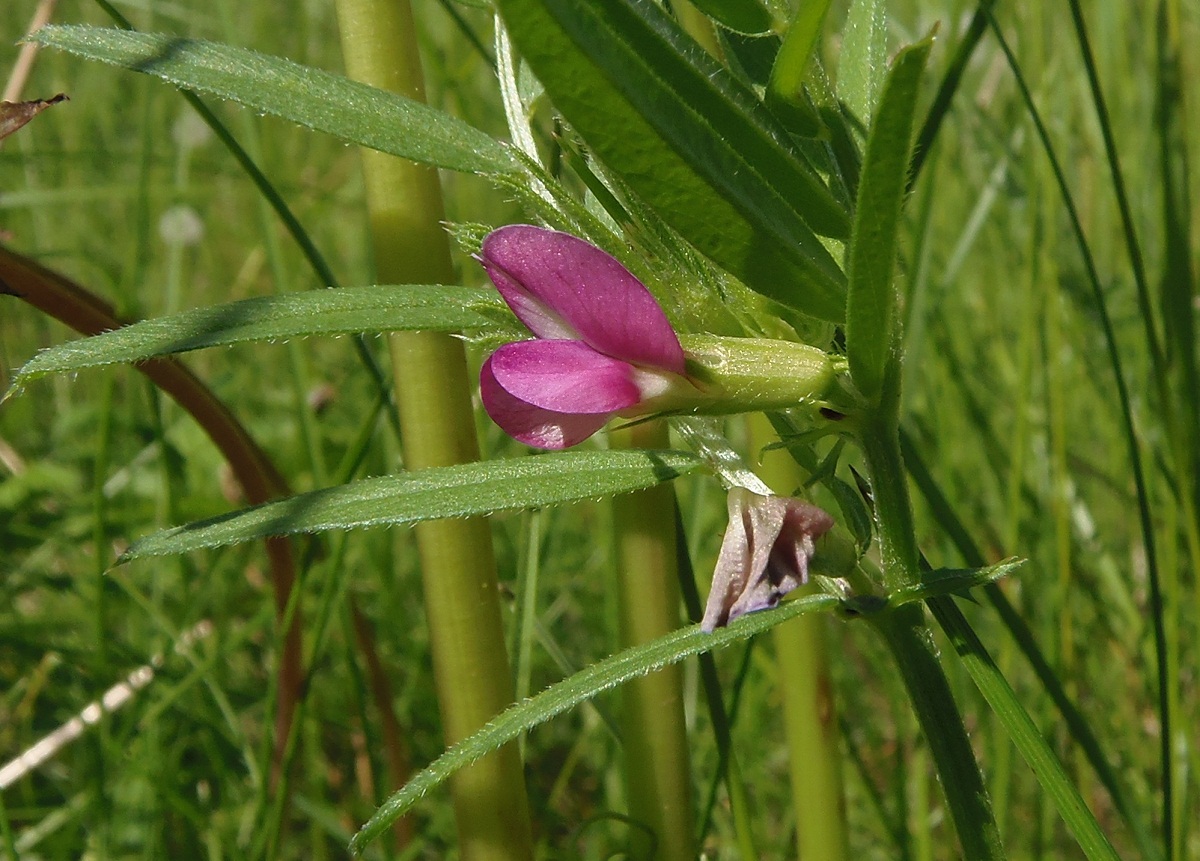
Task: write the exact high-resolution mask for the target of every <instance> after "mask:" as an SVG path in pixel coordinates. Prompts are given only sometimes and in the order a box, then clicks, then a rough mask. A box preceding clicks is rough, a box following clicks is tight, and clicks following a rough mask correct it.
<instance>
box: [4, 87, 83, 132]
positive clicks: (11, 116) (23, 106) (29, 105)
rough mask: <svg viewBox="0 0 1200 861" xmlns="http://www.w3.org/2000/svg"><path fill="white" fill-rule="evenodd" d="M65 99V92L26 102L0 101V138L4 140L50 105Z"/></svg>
mask: <svg viewBox="0 0 1200 861" xmlns="http://www.w3.org/2000/svg"><path fill="white" fill-rule="evenodd" d="M65 101H67V96H66V94H65V93H59V94H58V95H57V96H54V97H52V98H49V99H33V100H32V101H28V102H0V140H4V139H5V138H6V137H8V136H9V135H11V134H12V133H13V132H15V131H16V130H17V129H19V128H20V127H21V126H23V125H25V123H27V122H29V121H30V120H31V119H33V118H34V117H36V116H37V115H38V114H40V113H41V112H42V111H44V110H46V108H48V107H50V106H51V105H57V104H58V103H59V102H65Z"/></svg>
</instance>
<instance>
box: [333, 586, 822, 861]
mask: <svg viewBox="0 0 1200 861" xmlns="http://www.w3.org/2000/svg"><path fill="white" fill-rule="evenodd" d="M838 604H839V601H838V599H837V598H836V597H834V596H833V595H808V596H805V597H803V598H800V599H798V600H795V601H791V602H789V603H787V604H784V605H783V606H782V607H779V608H777V609H775V610H771V611H769V612H766V613H756V614H751V615H749V616H743V617H742V618H741V619H738V620H737V621H736V622H734V623H733V624H731V625H730V626H729V627H727V628H718V629H717V630H716V631H714V632H713V633H711V634H706V633H704V632H703V631H701V630H700V628H699V627H698V626H696V625H692V626H690V627H687V628H682V629H680V630H678V631H675V632H673V633H670V634H668V635H667V636H665V637H660V638H659V639H657V640H654V641H653V642H650V643H646V644H644V645H641V646H636V647H634V648H632V649H627V650H625V651H624V652H620V653H618V654H616V655H611V656H610V657H608V658H605V659H604V660H602V661H599V662H597V663H595V664H592V665H591V666H589V667H587V668H585V669H583V670H580V671H579V672H578V673H576V674H575V675H573V676H571V677H570V678H568V679H565V680H563V681H561V682H559V683H558V684H556V685H553V686H552V687H550V688H547V689H546V690H544V691H542V693H540V694H538V695H537V696H536V697H532V698H530V699H527V700H525V701H524V702H521V703H518V704H517V705H514V706H512V707H511V708H509V709H508V710H506V711H505V712H504V713H503V714H501V715H499V716H498V717H496V718H495V719H494V720H492V721H490V722H489V723H488V724H487V725H486V726H484V727H483V728H482V729H480V730H479V731H478V732H476V733H474V734H473V735H471V736H470V737H468V738H466V739H464V740H463V741H461V742H459V743H458V744H456V745H455V746H454V747H452V748H450V749H449V750H447V751H446V752H445V753H444V754H442V755H441V756H440V757H438V759H437V760H435V761H434V762H433V764H432V765H430V766H429V767H428V768H426V769H425V770H424V771H422V772H421V773H420V774H418V775H416V776H415V777H414V778H413V779H412V780H410V781H409V782H408V783H407V784H406V785H405V786H404V788H403V789H401V790H400V791H399V792H397V793H396V794H395V795H393V796H392V797H391V798H389V799H388V800H387V801H385V802H384V803H383V805H382V806H380V808H379V809H378V810H377V811H376V812H375V815H374V816H372V817H371V820H370V821H369V822H368V823H367V824H366V825H364V826H363V828H362V830H361V831H359V832H358V834H356V835H355V836H354V840H353V841H351V844H350V851H351V852H352V853H354V854H355V855H359V854H361V853H362V851H363V850H364V849H365V848H366V846H367V844H368V843H370V842H371V841H372V840H373V839H375V838H376V837H378V836H379V835H380V834H381V833H382V832H383V831H385V830H386V829H387V828H388V827H389V826H390V825H391V823H393V822H394V821H396V819H398V818H399V817H401V816H403V815H404V813H405V811H407V810H408V809H409V808H410V807H412V805H413V804H415V803H416V802H417V801H418V800H419V799H420V798H421V797H422V796H423V795H425V794H426V793H427V792H429V791H430V790H431V789H434V788H435V787H437V786H438V785H440V784H441V783H443V782H445V781H446V779H447V778H449V777H451V776H452V775H453V774H454V773H455V772H456V771H458V770H459V769H460V768H463V767H465V766H467V765H470V764H471V763H472V762H475V761H476V760H478V759H479V758H481V757H483V756H485V755H487V754H488V753H489V752H491V751H493V750H495V749H496V748H498V747H500V745H502V744H505V743H506V742H509V741H512V740H513V739H514V738H517V737H518V736H519V735H521V733H523V732H526V731H527V730H529V729H531V728H533V727H535V726H537V725H538V724H541V723H545V722H546V721H548V720H550V718H552V717H554V716H556V715H559V714H562V713H563V712H565V711H567V710H568V709H570V708H573V707H574V706H577V705H579V704H580V703H582V702H584V701H585V700H589V699H591V698H592V697H594V696H596V694H598V693H600V692H601V691H605V690H608V689H609V688H613V687H616V686H617V685H620V684H623V683H625V682H627V681H629V680H630V679H635V678H638V677H639V676H644V675H647V674H648V673H652V672H654V671H655V670H658V669H662V668H663V667H665V666H668V665H670V664H674V663H678V662H679V661H681V660H683V659H684V658H687V657H690V656H691V655H698V654H700V653H701V652H707V651H711V650H713V649H719V648H721V647H722V646H725V645H728V644H729V643H733V642H737V641H738V640H745V639H748V638H750V637H753V636H754V635H756V634H761V633H762V632H763V631H766V630H768V629H770V628H772V627H774V626H775V625H778V624H780V623H781V622H785V621H787V620H788V619H792V618H794V617H796V616H799V615H801V614H803V613H815V612H820V611H828V610H832V609H834V608H836V607H837V606H838Z"/></svg>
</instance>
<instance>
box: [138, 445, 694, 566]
mask: <svg viewBox="0 0 1200 861" xmlns="http://www.w3.org/2000/svg"><path fill="white" fill-rule="evenodd" d="M702 465H703V461H702V460H701V459H700V458H699V457H697V456H696V455H694V454H690V453H688V452H680V451H650V450H645V451H586V452H578V451H571V452H560V453H556V454H546V455H538V456H531V457H518V458H511V459H508V460H494V461H485V462H482V463H467V464H459V465H456V466H445V467H437V468H434V469H425V470H420V471H418V472H405V473H400V474H398V475H387V476H382V477H380V478H368V479H364V480H362V481H355V482H351V483H350V484H343V485H341V486H339V487H331V488H327V489H324V490H315V491H312V492H311V493H302V494H299V495H297V496H292V497H288V498H287V499H280V500H276V501H273V502H267V503H264V504H263V505H256V506H254V507H253V508H246V509H243V510H241V511H235V512H233V513H231V514H226V515H223V516H221V517H214V518H211V519H209V520H201V521H198V522H196V523H189V524H187V525H185V526H176V527H174V528H173V529H166V530H163V531H162V532H156V533H154V534H153V535H149V536H147V537H145V538H142V539H139V540H138V541H135V542H134V543H133V545H132V546H131V547H130V548H129V549H128V550H126V551H125V553H124V554H122V556H121V558H120V560H119V561H121V562H128V561H130V560H132V559H140V558H142V557H145V556H163V555H166V554H171V553H186V552H188V551H189V550H197V549H199V548H201V547H220V546H223V545H227V544H236V543H238V542H241V541H250V540H253V539H257V538H266V537H268V536H271V535H291V534H294V533H297V532H319V531H322V530H326V529H352V528H355V527H361V526H382V525H385V524H396V523H416V522H418V521H421V520H437V519H440V518H444V517H470V516H473V515H479V514H491V513H493V512H497V511H516V510H519V509H522V508H540V507H542V506H544V505H555V504H558V503H562V502H577V501H579V500H583V499H597V498H600V497H605V496H613V495H615V494H618V493H628V492H630V491H634V490H642V489H644V488H647V487H653V486H654V485H656V484H661V483H662V482H664V481H670V480H671V479H673V478H676V477H678V476H680V475H683V474H685V473H688V472H691V471H693V470H695V469H696V468H698V467H700V466H702Z"/></svg>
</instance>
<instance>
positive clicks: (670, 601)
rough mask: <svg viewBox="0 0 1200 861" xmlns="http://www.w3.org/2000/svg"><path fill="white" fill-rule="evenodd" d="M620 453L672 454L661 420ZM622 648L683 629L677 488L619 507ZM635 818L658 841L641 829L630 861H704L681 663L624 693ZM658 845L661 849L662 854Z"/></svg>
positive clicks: (618, 502)
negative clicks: (699, 852) (653, 450)
mask: <svg viewBox="0 0 1200 861" xmlns="http://www.w3.org/2000/svg"><path fill="white" fill-rule="evenodd" d="M612 438H613V444H614V446H620V447H623V448H666V447H667V445H668V439H667V428H666V425H665V424H664V423H663V422H661V421H655V422H646V423H643V424H639V425H635V426H633V427H631V428H628V429H625V430H621V431H616V432H614V433H613V435H612ZM612 506H613V532H614V535H615V538H616V559H617V578H618V587H619V588H618V594H619V596H620V624H621V647H622V648H627V647H629V646H636V645H640V644H642V643H647V642H649V641H651V640H654V639H657V638H658V637H662V636H665V635H666V634H669V633H671V632H672V631H674V630H675V629H676V628H678V627H679V621H680V614H679V608H680V599H679V579H678V576H677V573H676V548H675V500H674V490H673V489H672V488H671V486H670V485H669V484H660V485H658V486H657V487H652V488H650V489H649V490H643V491H639V492H638V493H631V494H627V495H625V496H619V497H617V498H616V499H614V500H613V503H612ZM621 705H622V723H621V738H622V740H623V742H624V745H625V778H626V793H627V795H628V802H629V815H630V816H632V817H633V818H634V819H635V820H637V821H638V822H639V823H640V824H642V825H644V826H646V827H647V828H648V829H650V830H651V831H652V832H653V834H654V839H653V840H652V839H651V838H650V837H649V835H648V834H644V833H643V832H642V831H641V830H640V829H635V830H634V831H633V832H632V834H633V843H632V846H631V853H630V857H631V858H634V859H650V858H653V859H655V861H693V859H695V858H696V844H695V811H694V807H693V800H692V779H691V765H690V757H689V750H688V743H687V731H686V727H685V726H684V716H683V668H682V666H681V665H680V664H673V665H671V666H669V667H666V668H665V669H662V670H659V671H658V672H656V673H652V674H650V675H648V676H644V677H642V678H640V679H634V680H633V681H631V682H629V683H627V684H626V685H625V686H624V687H622V688H621ZM655 843H656V844H657V848H655Z"/></svg>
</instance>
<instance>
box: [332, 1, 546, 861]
mask: <svg viewBox="0 0 1200 861" xmlns="http://www.w3.org/2000/svg"><path fill="white" fill-rule="evenodd" d="M337 13H338V24H339V29H340V33H341V41H342V50H343V54H344V55H345V63H346V70H347V73H348V74H349V75H350V77H352V78H355V79H357V80H360V81H364V82H366V83H369V84H372V85H374V86H377V87H382V88H385V89H389V90H392V91H394V92H398V93H400V94H402V95H405V96H407V97H409V98H412V99H416V100H419V101H424V79H423V75H422V72H421V65H420V52H419V50H418V44H417V39H416V33H415V26H414V22H413V18H412V9H411V7H410V4H409V3H408V2H407V0H387V2H384V0H338V3H337ZM363 173H364V178H365V181H366V189H367V204H368V208H369V210H370V217H371V232H372V238H373V241H374V249H375V261H376V269H377V274H378V276H379V278H380V279H381V280H382V281H384V282H390V283H406V282H407V283H418V284H420V283H426V284H437V283H442V284H448V283H453V282H454V280H455V277H454V269H453V265H452V263H451V260H450V248H449V242H448V240H447V238H446V235H445V233H444V232H443V230H442V228H441V226H440V223H439V222H440V221H441V219H442V217H443V206H442V196H441V187H440V185H439V183H438V178H437V172H436V171H434V170H433V169H431V168H426V167H419V166H417V165H414V164H411V163H409V162H405V161H403V160H401V159H396V158H393V157H390V156H386V155H383V154H381V153H378V152H373V151H364V152H363ZM390 347H391V352H392V363H393V373H394V376H395V384H396V394H397V404H398V406H399V411H400V426H401V433H402V437H403V439H402V443H403V449H404V460H405V466H406V467H407V468H408V469H424V468H427V467H433V466H444V465H448V464H453V463H463V462H468V461H473V460H478V458H479V445H478V442H477V440H476V438H475V422H474V413H473V410H472V407H471V399H470V391H471V383H470V381H469V378H468V372H467V363H466V356H465V353H464V351H463V347H462V344H461V342H459V341H457V340H456V339H454V338H452V337H450V336H448V335H442V334H435V333H427V332H416V333H403V334H397V335H393V336H392V338H391V340H390ZM415 532H416V540H417V549H418V553H419V556H420V560H421V571H422V577H423V582H424V591H425V612H426V616H427V617H428V621H429V631H430V640H431V648H432V652H433V667H434V675H435V679H436V684H437V693H438V705H439V709H440V713H441V718H442V734H443V738H444V739H445V742H446V744H447V745H450V744H453V743H455V742H457V741H459V740H461V739H463V738H466V737H467V736H468V735H470V734H471V733H472V732H473V731H474V730H476V729H478V728H479V727H480V726H482V725H483V724H484V723H486V722H487V721H488V720H489V719H490V718H491V717H493V716H494V715H495V714H496V713H498V712H499V711H501V710H502V709H503V708H504V707H505V706H506V705H508V704H509V703H510V702H511V701H512V673H511V671H510V669H509V665H508V656H507V652H506V649H505V643H504V629H503V624H502V620H501V614H500V604H499V593H498V588H497V583H496V569H495V561H494V555H493V550H492V541H491V532H490V530H489V527H488V524H487V522H486V521H484V520H482V519H472V520H454V521H444V520H443V521H430V522H427V523H422V524H419V525H418V526H417V527H416V529H415ZM451 790H452V793H453V796H454V807H455V816H456V821H457V826H458V839H459V846H458V850H459V857H461V858H463V859H469V861H482V859H488V861H490V859H521V858H530V857H532V838H531V836H530V826H529V812H528V803H527V800H526V795H525V781H524V776H523V774H522V771H521V762H520V756H519V753H518V750H517V748H516V746H514V745H506V746H504V747H503V748H500V749H499V750H497V751H496V752H494V753H492V754H491V755H489V756H487V757H485V758H484V759H482V760H480V761H479V762H478V763H476V764H475V765H472V766H470V767H469V768H465V769H463V770H462V771H460V772H459V773H458V774H457V775H456V776H455V777H454V779H453V781H452V784H451Z"/></svg>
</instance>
